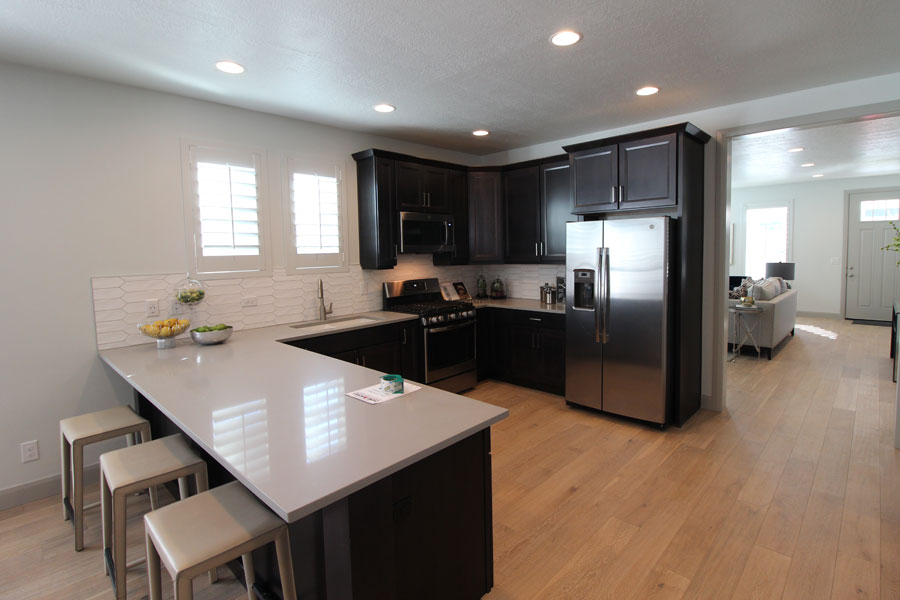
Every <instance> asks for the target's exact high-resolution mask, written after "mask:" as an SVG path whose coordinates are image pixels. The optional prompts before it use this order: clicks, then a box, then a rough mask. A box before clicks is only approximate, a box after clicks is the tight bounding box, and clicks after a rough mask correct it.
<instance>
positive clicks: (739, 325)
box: [728, 305, 762, 362]
mask: <svg viewBox="0 0 900 600" xmlns="http://www.w3.org/2000/svg"><path fill="white" fill-rule="evenodd" d="M728 312H730V313H731V328H732V330H733V331H734V339H735V342H736V343H735V344H734V347H733V348H732V351H733V354H732V356H731V358H730V359H729V362H734V361H736V360H737V357H738V356H740V354H741V349H742V348H743V347H744V345H745V344H746V343H747V340H748V339H749V340H750V342H751V343H752V344H753V347H754V348H755V349H756V359H757V360H759V356H760V348H759V344H758V343H757V342H756V338H755V337H754V336H753V328H754V327H758V326H759V315H760V313H761V312H762V309H761V308H759V307H758V306H741V305H737V306H732V307H731V308H729V309H728ZM748 317H752V320H751V321H750V322H749V323H748V322H747V320H748Z"/></svg>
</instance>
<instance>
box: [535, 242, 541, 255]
mask: <svg viewBox="0 0 900 600" xmlns="http://www.w3.org/2000/svg"><path fill="white" fill-rule="evenodd" d="M534 255H535V256H540V255H539V254H538V243H537V242H535V243H534Z"/></svg>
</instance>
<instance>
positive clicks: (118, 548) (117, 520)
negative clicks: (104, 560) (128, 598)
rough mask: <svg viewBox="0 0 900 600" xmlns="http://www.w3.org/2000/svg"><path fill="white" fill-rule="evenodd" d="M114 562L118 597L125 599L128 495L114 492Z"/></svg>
mask: <svg viewBox="0 0 900 600" xmlns="http://www.w3.org/2000/svg"><path fill="white" fill-rule="evenodd" d="M112 500H113V519H112V520H113V529H114V531H115V533H113V556H114V558H113V562H114V563H115V566H116V598H118V599H120V600H124V598H125V594H126V588H125V577H126V575H125V570H126V568H127V567H128V565H126V564H125V547H126V546H127V545H128V542H127V541H126V538H125V535H126V529H125V526H126V524H127V523H128V517H127V516H126V514H125V507H126V497H125V494H122V493H115V492H113V498H112Z"/></svg>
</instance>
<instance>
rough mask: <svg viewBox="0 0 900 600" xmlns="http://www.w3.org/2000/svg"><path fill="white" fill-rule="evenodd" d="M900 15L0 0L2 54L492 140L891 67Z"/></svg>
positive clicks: (727, 4)
mask: <svg viewBox="0 0 900 600" xmlns="http://www.w3.org/2000/svg"><path fill="white" fill-rule="evenodd" d="M898 23H900V2H897V0H792V1H790V2H784V1H783V0H757V1H755V2H747V1H746V0H685V1H681V2H659V1H657V0H633V1H631V2H609V1H600V2H598V1H597V0H563V1H557V2H548V1H539V0H515V1H511V0H498V1H494V2H482V1H474V0H458V1H457V2H422V1H419V2H415V1H406V2H402V1H398V0H370V1H368V2H353V1H350V0H305V1H304V2H296V1H288V0H266V1H264V2H244V1H237V0H224V1H223V0H194V1H180V2H179V1H162V0H145V1H140V2H137V1H123V0H73V1H60V0H29V1H28V2H5V3H3V5H2V6H0V60H2V61H6V62H11V63H19V64H25V65H32V66H37V67H44V68H50V69H54V70H59V71H64V72H71V73H76V74H80V75H85V76H89V77H95V78H98V79H103V80H109V81H115V82H121V83H126V84H132V85H137V86H141V87H145V88H149V89H154V90H161V91H166V92H172V93H175V94H181V95H184V96H189V97H193V98H200V99H203V100H210V101H214V102H220V103H224V104H229V105H233V106H239V107H244V108H249V109H254V110H259V111H264V112H269V113H273V114H278V115H284V116H288V117H295V118H299V119H305V120H310V121H316V122H321V123H326V124H330V125H336V126H340V127H345V128H350V129H354V130H358V131H365V132H371V133H377V134H381V135H385V136H389V137H394V138H397V139H404V140H409V141H413V142H420V143H425V144H431V145H435V146H440V147H444V148H448V149H453V150H459V151H463V152H469V153H472V154H488V153H491V152H496V151H500V150H507V149H511V148H516V147H522V146H526V145H530V144H535V143H540V142H545V141H550V140H554V139H560V138H565V137H569V136H574V135H579V134H584V133H588V132H592V131H600V130H604V129H609V128H614V127H620V126H625V125H628V124H632V123H640V122H644V121H648V120H652V119H657V118H663V117H665V116H668V115H677V114H682V113H685V112H690V111H695V110H700V109H703V108H708V107H713V106H720V105H724V104H730V103H734V102H739V101H744V100H750V99H754V98H760V97H765V96H771V95H775V94H780V93H785V92H790V91H795V90H800V89H806V88H811V87H816V86H821V85H827V84H830V83H836V82H840V81H849V80H853V79H859V78H865V77H870V76H875V75H881V74H886V73H892V72H895V71H897V70H898V67H897V64H898V63H897V57H898V56H900V36H898V35H897V34H896V29H897V24H898ZM564 28H571V29H573V30H575V31H578V32H580V33H582V34H583V35H584V39H583V40H582V41H581V42H580V43H578V44H575V45H574V46H569V47H563V48H559V47H555V46H552V45H551V44H550V43H549V37H550V35H551V34H553V33H554V32H556V31H558V30H560V29H564ZM220 60H233V61H236V62H238V63H240V64H242V65H244V66H245V67H246V69H247V70H246V72H245V73H244V74H242V75H226V74H223V73H221V72H219V71H217V70H216V69H215V68H214V64H215V63H216V62H217V61H220ZM645 85H654V86H658V87H659V88H660V89H661V91H660V93H659V94H657V95H655V96H649V97H638V96H636V95H635V93H634V92H635V90H636V89H638V88H640V87H642V86H645ZM381 102H385V103H389V104H392V105H395V106H396V107H397V110H396V111H395V112H393V113H388V114H380V113H376V112H375V111H373V110H372V106H373V105H375V104H378V103H381ZM480 128H484V129H487V130H489V131H490V132H491V133H490V135H488V136H484V137H475V136H473V135H472V134H471V132H472V131H473V130H475V129H480Z"/></svg>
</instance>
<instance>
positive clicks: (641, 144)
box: [564, 123, 709, 215]
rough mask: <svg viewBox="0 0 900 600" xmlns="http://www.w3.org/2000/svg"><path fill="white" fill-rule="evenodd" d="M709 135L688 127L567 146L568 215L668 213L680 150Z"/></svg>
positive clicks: (674, 205)
mask: <svg viewBox="0 0 900 600" xmlns="http://www.w3.org/2000/svg"><path fill="white" fill-rule="evenodd" d="M685 136H687V137H688V138H691V139H692V140H693V141H696V142H699V143H701V144H705V143H706V142H707V141H709V135H708V134H706V133H704V132H703V131H701V130H699V129H698V128H697V127H695V126H694V125H692V124H690V123H682V124H679V125H673V126H671V127H663V128H660V129H654V130H651V131H644V132H639V133H634V134H629V135H624V136H618V137H615V138H608V139H604V140H598V141H596V142H585V143H583V144H575V145H572V146H566V147H565V148H564V150H566V151H567V152H568V153H569V164H570V166H571V171H572V172H571V177H570V179H571V185H572V213H573V214H577V215H585V214H594V213H608V212H613V211H629V210H644V209H656V210H670V211H675V210H677V208H678V205H679V197H678V179H679V175H678V170H679V165H680V162H679V161H680V158H679V157H680V155H681V153H682V151H681V150H680V147H681V145H682V143H683V140H684V138H685Z"/></svg>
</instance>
